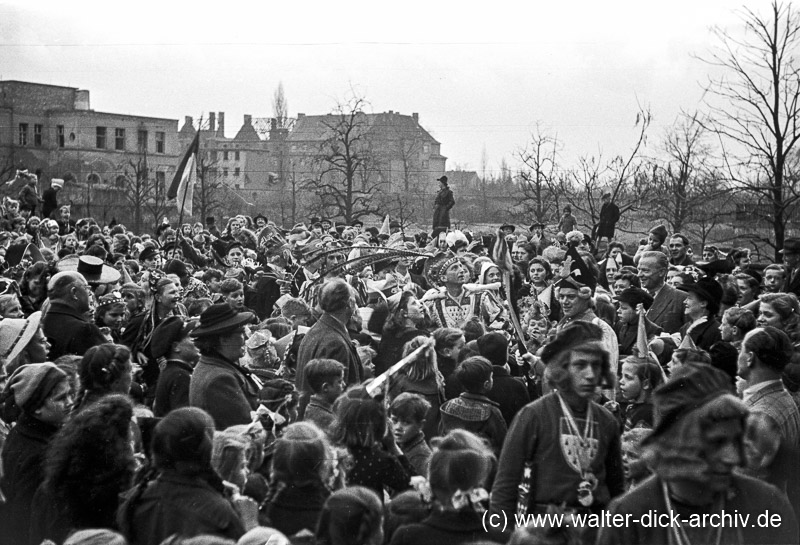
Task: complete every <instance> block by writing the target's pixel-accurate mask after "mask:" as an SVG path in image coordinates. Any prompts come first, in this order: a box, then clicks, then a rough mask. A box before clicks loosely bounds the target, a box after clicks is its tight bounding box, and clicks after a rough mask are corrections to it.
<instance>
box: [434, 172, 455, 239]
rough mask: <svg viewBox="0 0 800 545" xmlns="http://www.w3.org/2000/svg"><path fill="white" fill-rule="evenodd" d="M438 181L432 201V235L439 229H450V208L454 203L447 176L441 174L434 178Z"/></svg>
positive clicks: (439, 230)
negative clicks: (437, 190) (436, 190)
mask: <svg viewBox="0 0 800 545" xmlns="http://www.w3.org/2000/svg"><path fill="white" fill-rule="evenodd" d="M436 181H437V182H439V193H437V194H436V200H435V201H433V236H434V237H435V236H436V235H438V234H439V233H440V232H441V231H447V230H448V229H450V209H451V208H453V206H454V205H455V204H456V201H455V199H454V198H453V192H452V191H451V190H450V187H449V186H448V185H447V176H442V177H441V178H438V179H437V180H436Z"/></svg>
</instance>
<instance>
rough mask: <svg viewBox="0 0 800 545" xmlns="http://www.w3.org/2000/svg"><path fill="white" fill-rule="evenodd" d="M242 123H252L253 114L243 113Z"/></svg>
mask: <svg viewBox="0 0 800 545" xmlns="http://www.w3.org/2000/svg"><path fill="white" fill-rule="evenodd" d="M244 124H245V125H252V124H253V116H252V115H247V114H244Z"/></svg>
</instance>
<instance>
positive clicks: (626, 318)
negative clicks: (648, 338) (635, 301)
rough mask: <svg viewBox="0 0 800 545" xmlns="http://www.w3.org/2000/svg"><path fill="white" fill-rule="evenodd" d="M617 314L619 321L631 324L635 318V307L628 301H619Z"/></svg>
mask: <svg viewBox="0 0 800 545" xmlns="http://www.w3.org/2000/svg"><path fill="white" fill-rule="evenodd" d="M617 315H618V316H619V320H620V322H622V323H625V324H632V323H634V322H635V321H636V320H637V316H636V309H634V308H633V307H632V306H631V305H630V303H625V302H624V301H620V303H619V310H617Z"/></svg>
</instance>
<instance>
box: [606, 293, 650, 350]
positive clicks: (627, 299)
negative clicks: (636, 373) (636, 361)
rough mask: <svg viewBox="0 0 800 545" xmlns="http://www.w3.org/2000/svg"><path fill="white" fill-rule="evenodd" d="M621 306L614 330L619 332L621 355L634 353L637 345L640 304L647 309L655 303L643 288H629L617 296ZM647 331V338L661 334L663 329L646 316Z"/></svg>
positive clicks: (618, 339)
mask: <svg viewBox="0 0 800 545" xmlns="http://www.w3.org/2000/svg"><path fill="white" fill-rule="evenodd" d="M617 302H618V303H619V308H618V309H617V318H618V320H617V325H616V326H615V327H614V330H615V331H616V332H617V341H618V342H619V354H620V356H631V355H633V348H634V347H635V346H636V338H637V335H638V329H639V313H638V312H637V309H638V307H639V305H642V306H643V307H644V310H645V311H647V310H649V309H650V307H651V306H652V304H653V296H652V295H650V294H649V293H647V292H646V291H645V290H643V289H641V288H627V289H625V290H623V291H622V292H621V293H620V294H619V295H618V296H617ZM645 331H646V332H647V340H648V341H650V340H651V339H653V337H657V336H658V335H660V334H661V331H662V329H661V328H660V327H658V326H657V325H656V324H654V323H653V322H651V321H650V320H648V319H647V318H645Z"/></svg>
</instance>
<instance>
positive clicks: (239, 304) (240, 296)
mask: <svg viewBox="0 0 800 545" xmlns="http://www.w3.org/2000/svg"><path fill="white" fill-rule="evenodd" d="M225 300H226V302H228V303H229V304H230V305H231V306H232V307H233V310H236V311H239V310H242V308H244V291H242V290H236V291H232V292H230V293H229V294H228V296H227V297H226V298H225Z"/></svg>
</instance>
